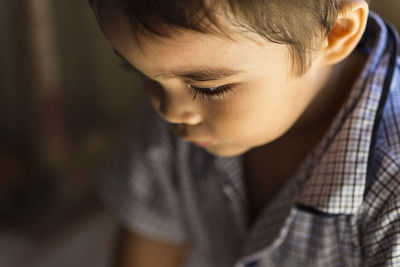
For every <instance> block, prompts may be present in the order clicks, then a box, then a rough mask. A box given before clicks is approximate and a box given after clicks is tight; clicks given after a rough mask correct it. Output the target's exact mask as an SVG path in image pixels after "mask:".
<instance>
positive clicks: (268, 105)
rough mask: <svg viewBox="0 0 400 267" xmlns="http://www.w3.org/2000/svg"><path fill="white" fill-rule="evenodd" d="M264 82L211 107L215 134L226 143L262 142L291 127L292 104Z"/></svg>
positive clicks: (209, 121)
mask: <svg viewBox="0 0 400 267" xmlns="http://www.w3.org/2000/svg"><path fill="white" fill-rule="evenodd" d="M271 90H281V91H282V90H284V88H277V87H275V88H271V89H270V88H269V87H267V86H266V85H263V84H261V83H258V84H254V86H252V87H249V88H243V89H241V92H240V93H237V94H235V95H234V96H232V97H231V98H229V100H227V101H226V103H224V104H223V105H217V106H211V107H209V110H210V111H212V112H210V113H209V114H208V115H207V117H208V118H209V119H208V123H209V125H210V129H211V131H212V132H213V134H214V136H216V137H217V138H219V139H221V140H225V141H227V142H229V141H231V142H243V143H252V142H255V143H262V142H268V141H270V140H272V139H275V138H277V137H279V136H280V135H282V134H283V132H284V131H286V130H287V129H288V127H289V126H290V114H291V111H290V104H289V101H286V100H285V99H286V96H285V95H282V94H276V93H273V92H276V91H271Z"/></svg>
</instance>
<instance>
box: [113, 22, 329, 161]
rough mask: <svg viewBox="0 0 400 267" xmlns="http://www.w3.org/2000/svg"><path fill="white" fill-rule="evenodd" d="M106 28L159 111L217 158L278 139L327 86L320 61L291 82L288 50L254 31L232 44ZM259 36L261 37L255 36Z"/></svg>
mask: <svg viewBox="0 0 400 267" xmlns="http://www.w3.org/2000/svg"><path fill="white" fill-rule="evenodd" d="M122 29H123V27H122V28H121V30H120V31H118V32H116V31H112V30H107V29H106V30H105V33H106V36H107V38H108V39H109V40H110V42H111V44H112V45H113V47H114V48H115V50H116V51H117V52H118V54H120V55H121V57H123V58H124V59H125V60H126V61H128V62H129V63H130V64H131V65H132V66H133V67H134V68H135V69H137V70H138V71H139V72H141V73H142V74H143V75H144V76H146V81H145V88H146V93H147V95H148V97H149V100H150V102H151V104H152V105H153V107H154V108H155V109H156V110H157V111H158V112H159V114H160V115H161V116H162V117H163V118H164V119H165V120H167V121H168V122H170V123H171V125H172V126H173V127H174V129H175V131H176V132H177V134H178V135H180V136H181V137H182V138H184V139H185V140H187V141H191V142H194V143H195V144H196V145H198V146H201V147H204V149H206V150H207V151H208V152H210V153H212V154H215V155H218V156H226V157H227V156H236V155H239V154H242V153H245V152H246V151H248V150H250V149H252V148H254V147H258V146H261V145H264V144H267V143H270V142H272V141H274V140H275V139H277V138H279V137H280V136H282V135H283V134H284V133H285V132H287V131H288V129H289V128H290V127H291V126H293V125H294V124H295V123H296V121H297V120H298V119H299V117H300V116H301V114H302V113H303V111H304V110H305V109H306V107H307V106H308V105H309V104H310V102H311V101H312V99H313V98H314V96H315V95H316V93H317V92H318V90H319V88H320V87H321V84H322V81H321V80H322V79H321V77H322V76H323V75H322V72H321V67H320V66H319V64H318V63H317V62H318V60H317V59H316V60H314V64H313V65H312V67H311V69H310V70H309V72H308V73H306V74H305V75H304V76H302V77H301V78H291V73H290V71H291V60H290V58H289V54H288V49H287V47H286V46H284V45H278V44H272V43H269V42H266V41H265V40H263V39H261V37H257V36H256V35H255V34H253V33H244V32H243V31H242V32H232V33H230V36H231V37H233V38H232V39H228V38H226V37H225V38H224V37H221V36H216V35H213V34H202V33H198V32H193V31H189V30H180V31H177V32H174V33H173V35H172V36H171V37H170V38H161V37H154V38H150V37H146V36H143V37H142V38H140V43H141V44H140V46H139V45H138V43H137V42H136V40H135V39H134V38H133V36H131V35H130V34H127V33H128V32H129V30H125V31H124V30H122ZM257 38H258V39H257Z"/></svg>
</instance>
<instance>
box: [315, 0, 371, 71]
mask: <svg viewBox="0 0 400 267" xmlns="http://www.w3.org/2000/svg"><path fill="white" fill-rule="evenodd" d="M368 12H369V8H368V4H367V3H366V2H365V1H364V0H352V1H350V3H349V4H347V5H346V6H345V7H344V8H343V10H342V11H341V12H340V13H339V15H338V19H337V20H336V23H335V24H334V26H333V28H332V29H331V31H330V32H329V34H328V37H327V38H326V39H325V40H324V42H323V46H322V51H321V52H322V58H323V61H324V63H325V64H326V65H333V64H336V63H338V62H340V61H342V60H344V59H345V58H346V57H348V56H349V55H350V54H351V52H353V50H354V49H355V48H356V46H357V44H358V42H359V41H360V40H361V37H362V35H363V34H364V31H365V27H366V25H367V20H368Z"/></svg>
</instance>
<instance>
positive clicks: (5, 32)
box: [0, 0, 400, 267]
mask: <svg viewBox="0 0 400 267" xmlns="http://www.w3.org/2000/svg"><path fill="white" fill-rule="evenodd" d="M372 9H373V10H374V11H376V12H377V13H379V14H381V15H382V16H383V17H385V18H386V19H388V20H389V21H391V22H392V23H393V24H395V25H396V27H398V29H399V28H400V16H399V14H400V13H399V12H400V1H399V0H375V1H374V2H373V4H372ZM119 64H121V62H120V60H119V59H118V58H117V57H115V55H114V53H113V51H112V49H111V48H110V47H109V45H108V44H107V42H106V40H105V38H104V37H103V36H102V34H101V32H100V30H99V29H98V27H97V25H96V22H95V20H94V17H93V16H92V14H91V12H90V9H89V7H88V4H87V1H86V0H83V1H82V0H68V1H50V0H0V170H1V173H0V266H5V267H25V266H29V267H30V266H34V267H36V266H40V267H47V266H49V267H50V266H57V267H62V266H74V267H79V266H82V267H83V266H85V267H87V266H109V258H110V253H111V249H110V248H111V246H112V243H113V239H114V236H115V229H116V227H115V226H116V224H115V222H114V221H113V219H112V218H111V216H110V215H109V213H108V212H107V211H105V210H104V209H103V208H102V206H101V204H99V201H98V200H97V198H96V194H95V177H96V173H98V171H99V168H100V167H101V166H102V165H103V162H104V160H105V159H106V158H107V156H108V155H109V154H110V153H111V151H112V150H113V149H114V148H115V147H116V145H118V143H119V142H120V141H121V140H123V139H124V136H125V135H126V133H127V130H128V129H129V126H130V125H131V122H132V120H133V117H134V114H135V110H136V108H137V106H138V105H139V104H140V103H141V96H140V93H139V92H140V90H139V87H140V83H139V82H138V81H137V79H136V78H135V76H134V75H133V74H132V73H129V72H126V71H124V70H122V68H119V67H118V65H119Z"/></svg>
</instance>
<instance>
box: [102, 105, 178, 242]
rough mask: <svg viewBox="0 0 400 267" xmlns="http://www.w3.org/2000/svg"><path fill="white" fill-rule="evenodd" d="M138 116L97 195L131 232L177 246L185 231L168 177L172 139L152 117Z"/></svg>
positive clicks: (147, 113) (150, 113)
mask: <svg viewBox="0 0 400 267" xmlns="http://www.w3.org/2000/svg"><path fill="white" fill-rule="evenodd" d="M140 114H141V115H140V119H139V123H138V124H137V126H136V127H134V131H133V133H132V135H131V136H130V138H129V142H128V143H126V144H125V145H123V146H122V147H121V148H120V149H119V150H118V151H117V153H115V155H114V157H112V160H111V161H110V163H109V164H108V165H107V167H106V168H105V169H104V171H102V173H101V175H100V179H99V183H98V184H99V193H100V194H99V195H100V198H101V199H102V200H103V202H104V203H105V204H106V206H108V208H109V209H110V210H111V212H112V213H113V214H114V215H115V216H116V217H117V220H118V221H119V222H120V223H121V225H123V226H125V227H126V228H127V229H129V230H131V231H132V232H134V233H137V234H141V235H144V236H146V237H149V238H152V239H155V240H160V241H165V242H170V243H182V242H184V240H185V231H184V230H183V229H184V227H183V222H182V211H181V208H180V198H179V195H180V193H179V190H178V189H177V184H176V183H174V180H175V178H176V177H174V171H173V169H174V168H173V162H174V153H173V151H174V149H173V147H174V144H173V143H174V140H175V136H174V135H173V133H172V132H171V130H170V127H169V126H168V125H167V124H166V123H165V122H164V121H162V120H161V119H160V118H158V115H157V114H155V112H154V111H150V110H146V111H144V112H141V113H140Z"/></svg>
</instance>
